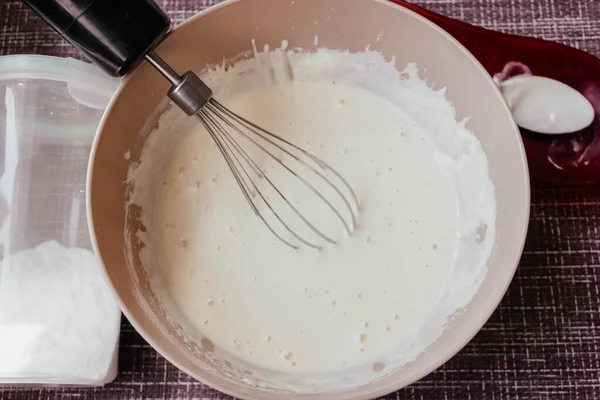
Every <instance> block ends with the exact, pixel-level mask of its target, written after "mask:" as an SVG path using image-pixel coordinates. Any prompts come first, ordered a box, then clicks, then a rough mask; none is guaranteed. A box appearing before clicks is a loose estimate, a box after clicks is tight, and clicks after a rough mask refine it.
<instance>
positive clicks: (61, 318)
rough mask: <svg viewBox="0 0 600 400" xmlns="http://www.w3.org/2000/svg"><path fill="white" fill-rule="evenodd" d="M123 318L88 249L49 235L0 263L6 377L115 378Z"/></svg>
mask: <svg viewBox="0 0 600 400" xmlns="http://www.w3.org/2000/svg"><path fill="white" fill-rule="evenodd" d="M120 317H121V312H120V309H119V306H118V303H117V301H116V299H115V298H114V297H113V295H112V293H111V291H110V290H109V288H108V286H107V284H106V282H105V279H104V277H103V276H102V272H101V269H100V265H99V263H98V261H97V259H96V257H95V256H94V254H93V253H92V252H91V251H90V250H87V249H82V248H66V247H64V246H62V245H61V244H60V243H58V242H56V241H48V242H44V243H42V244H40V245H38V246H37V247H35V248H32V249H27V250H23V251H20V252H18V253H15V254H12V255H10V256H8V257H6V258H5V259H4V260H3V261H2V263H1V264H0V381H2V380H4V381H11V379H12V381H15V382H19V381H26V382H35V383H37V382H40V383H47V382H52V381H56V382H57V383H73V384H77V383H81V384H94V383H97V382H98V381H107V380H112V379H113V378H114V376H109V375H110V374H111V373H113V374H114V371H111V364H112V362H113V357H114V356H115V355H116V351H115V350H116V346H117V343H118V337H119V326H120ZM12 381H11V382H12Z"/></svg>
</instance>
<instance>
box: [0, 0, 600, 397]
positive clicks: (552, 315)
mask: <svg viewBox="0 0 600 400" xmlns="http://www.w3.org/2000/svg"><path fill="white" fill-rule="evenodd" d="M297 1H302V0H297ZM159 3H161V5H162V6H163V7H164V8H165V9H166V10H168V11H169V14H170V16H171V18H172V19H173V21H174V22H175V23H180V22H182V21H183V20H185V19H186V18H188V17H190V16H192V15H193V14H195V13H196V12H198V11H200V10H201V9H203V8H205V7H207V6H210V5H212V4H214V3H216V1H210V0H197V1H192V0H162V1H159ZM414 3H416V4H419V5H421V6H424V7H426V8H429V9H431V10H433V11H437V12H440V13H442V14H446V15H449V16H452V17H455V18H458V19H461V20H464V21H467V22H470V23H474V24H477V25H483V26H485V27H488V28H492V29H495V30H499V31H504V32H510V33H517V34H522V35H529V36H537V37H543V38H546V39H550V40H555V41H559V42H564V43H567V44H570V45H572V46H575V47H577V48H581V49H584V50H587V51H589V52H591V53H592V54H595V55H597V56H600V1H599V0H414ZM17 53H34V54H50V55H57V56H72V55H74V54H75V52H74V51H73V50H72V48H71V47H70V46H69V45H67V44H66V43H64V42H63V41H61V39H60V38H58V37H57V36H56V35H55V34H54V33H53V32H52V31H51V30H50V29H48V28H47V27H46V26H45V25H44V23H43V22H41V21H40V20H39V19H38V18H37V17H36V16H34V15H33V14H32V13H31V12H29V10H26V9H25V8H24V7H23V5H22V4H21V3H20V2H18V1H14V0H1V1H0V54H1V55H4V54H17ZM532 196H533V199H532V210H531V211H532V212H531V225H530V231H529V237H528V240H527V245H526V248H525V252H524V254H523V258H522V261H521V264H520V266H519V269H518V272H517V275H516V277H515V279H514V281H513V283H512V285H511V287H510V289H509V291H508V293H507V295H506V297H505V298H504V300H503V301H502V303H501V305H500V306H499V307H498V309H497V311H496V312H495V313H494V315H493V316H492V318H491V319H490V320H489V322H488V323H487V324H486V325H485V327H484V328H483V329H482V330H481V332H480V333H479V334H478V335H477V336H476V337H475V338H474V339H473V340H472V341H471V343H469V344H468V345H467V346H466V347H465V348H464V349H463V351H461V352H460V353H459V354H458V355H457V356H456V357H454V358H453V359H451V360H450V361H449V362H447V363H446V364H445V365H444V366H442V367H441V368H440V369H438V370H437V371H435V372H433V373H432V374H430V375H429V376H427V377H425V378H424V379H422V380H421V381H420V382H417V383H415V384H414V385H412V386H410V387H409V388H407V389H404V390H402V391H400V392H398V393H395V394H392V395H389V396H387V397H386V398H388V399H459V400H463V399H474V400H479V399H582V400H583V399H588V400H596V399H600V188H592V189H562V188H556V187H549V186H545V185H539V184H538V185H534V188H533V193H532ZM119 363H120V365H119V376H118V378H117V380H116V381H115V382H114V383H113V384H111V385H108V386H106V387H105V388H101V389H45V390H31V389H0V397H1V398H2V399H6V400H16V399H23V400H34V399H40V400H41V399H228V398H230V397H228V396H225V395H222V394H220V393H218V392H216V391H214V390H212V389H210V388H208V387H206V386H204V385H202V384H200V383H198V382H196V381H194V380H193V379H192V378H190V377H188V376H187V375H186V374H184V373H182V372H180V371H178V370H177V369H176V368H175V367H173V366H172V365H170V364H169V363H168V362H167V361H166V360H164V359H163V358H162V357H161V356H160V355H158V354H157V353H156V351H154V350H153V349H152V348H151V347H150V346H149V345H148V344H147V343H145V342H144V340H143V339H142V338H141V337H140V336H139V335H138V334H137V333H136V332H135V330H134V329H133V328H132V327H131V325H129V323H127V322H126V321H124V322H123V329H122V333H121V344H120V358H119Z"/></svg>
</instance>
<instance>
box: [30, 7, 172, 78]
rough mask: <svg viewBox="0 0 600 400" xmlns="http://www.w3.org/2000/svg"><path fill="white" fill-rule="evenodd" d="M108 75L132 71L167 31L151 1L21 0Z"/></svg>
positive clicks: (166, 23)
mask: <svg viewBox="0 0 600 400" xmlns="http://www.w3.org/2000/svg"><path fill="white" fill-rule="evenodd" d="M23 3H25V4H26V5H27V6H29V7H30V8H31V9H32V10H33V11H35V12H36V13H37V14H38V15H40V16H41V17H42V18H43V19H44V21H46V23H48V24H49V25H50V26H52V27H53V28H54V29H55V30H56V31H57V32H58V33H60V35H61V36H62V37H63V38H65V39H66V40H67V41H69V42H70V43H71V44H72V45H74V46H75V47H77V48H78V49H79V50H80V51H81V52H82V53H84V54H85V55H86V57H87V58H88V59H89V60H90V61H92V62H93V63H94V64H96V65H98V66H99V67H101V68H102V69H103V70H104V71H106V72H107V73H108V74H110V75H113V76H117V77H121V76H124V75H126V74H127V73H128V72H129V71H130V70H132V69H133V68H134V67H135V66H136V65H137V64H138V62H139V61H140V60H142V59H143V58H144V57H145V55H146V54H147V53H148V52H149V51H151V50H152V49H153V48H154V47H155V46H156V45H157V44H158V42H160V41H161V40H162V38H163V37H164V36H165V35H166V33H167V32H168V31H169V28H170V25H171V22H170V21H169V17H168V16H167V14H165V12H164V11H163V10H162V9H161V8H160V7H159V6H158V5H157V4H156V3H154V1H152V0H23Z"/></svg>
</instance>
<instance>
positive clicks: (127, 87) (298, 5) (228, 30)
mask: <svg viewBox="0 0 600 400" xmlns="http://www.w3.org/2000/svg"><path fill="white" fill-rule="evenodd" d="M274 16H277V17H274ZM315 36H318V38H319V39H318V47H327V48H332V49H341V50H350V51H356V52H358V51H363V50H365V48H367V46H369V47H370V48H371V49H372V50H377V51H380V52H382V53H383V54H384V56H385V57H386V59H392V57H395V59H396V66H397V67H398V69H402V68H404V66H406V65H407V64H408V63H410V62H415V63H417V65H418V67H419V72H420V74H421V77H422V78H424V79H427V81H428V82H430V83H433V84H435V86H436V87H438V88H441V87H446V88H447V97H448V98H449V99H450V100H451V101H452V103H453V104H454V106H455V108H456V110H457V118H459V119H462V118H465V117H470V120H469V123H468V127H469V129H470V130H471V131H472V132H473V133H474V134H475V135H476V136H477V137H478V139H479V140H480V142H481V144H482V147H483V149H484V151H485V152H486V154H487V157H488V161H489V164H490V173H491V176H492V180H493V182H494V185H495V186H496V195H497V202H498V216H497V238H496V245H495V249H494V252H493V254H492V257H491V259H490V263H489V272H488V274H487V277H486V279H485V281H484V282H483V284H482V287H481V290H480V291H479V294H478V295H476V296H475V298H474V299H473V300H472V301H471V303H470V304H469V306H468V307H467V308H466V309H465V310H463V311H461V312H459V313H457V314H456V316H455V317H454V318H453V320H452V321H451V322H450V323H449V326H448V329H447V330H446V331H445V332H444V334H443V335H442V336H441V337H440V339H439V340H438V341H437V342H436V343H434V344H433V345H431V346H430V347H429V348H428V351H427V352H426V353H424V354H422V355H421V356H420V357H419V358H418V359H417V360H416V361H414V362H412V363H411V364H410V365H407V366H405V367H403V368H401V369H399V370H398V371H396V372H394V373H392V374H390V375H387V376H385V377H382V378H381V379H379V380H377V381H375V382H373V383H370V384H367V385H363V386H360V387H355V388H352V389H350V390H345V391H344V392H343V393H334V392H332V393H320V394H302V393H291V392H290V393H287V396H289V398H300V397H302V398H315V399H316V398H319V399H326V398H335V399H343V398H365V399H367V398H373V397H376V396H378V395H383V394H385V393H388V392H391V391H393V390H396V389H398V388H400V387H403V386H406V385H408V384H410V383H412V382H414V381H415V380H418V379H420V378H421V377H423V376H424V375H426V374H427V373H429V372H431V371H432V370H433V369H435V368H437V367H438V366H440V365H441V364H442V363H443V362H445V361H446V360H447V359H449V358H450V357H451V356H453V355H454V354H455V353H456V352H457V351H459V350H460V349H461V348H462V347H463V346H464V345H465V344H466V343H467V342H468V341H469V340H470V339H471V338H472V337H473V335H474V334H475V333H476V332H477V331H478V330H479V329H480V328H481V326H482V325H483V324H484V323H485V321H486V320H487V319H488V317H489V316H490V315H491V313H492V312H493V310H494V309H495V307H496V306H497V304H498V302H499V301H500V299H501V298H502V296H503V294H504V292H505V291H506V289H507V287H508V284H509V283H510V280H511V278H512V276H513V273H514V270H515V268H516V265H517V263H518V260H519V258H520V254H521V250H522V246H523V242H524V237H525V233H526V229H527V220H528V212H529V180H528V174H527V165H526V161H525V157H524V152H523V147H522V143H521V139H520V136H519V132H518V130H517V128H516V126H515V124H514V122H513V120H512V117H511V115H510V111H509V109H508V108H507V107H506V105H505V103H504V101H503V99H502V97H501V95H500V94H499V92H498V91H497V89H496V87H495V85H494V83H493V82H492V81H491V79H490V78H489V76H488V75H487V73H486V72H485V71H484V70H483V69H482V68H481V67H480V66H479V64H478V63H477V62H476V61H475V59H474V58H473V57H472V56H471V55H470V54H468V53H467V52H466V50H464V49H463V48H462V47H461V46H460V45H459V44H458V43H457V42H456V41H454V40H453V39H452V38H450V36H448V35H447V34H446V33H444V32H443V31H441V30H440V29H438V28H437V27H435V26H434V25H432V24H431V23H429V22H427V21H426V20H424V19H422V18H421V17H418V16H417V15H416V14H414V13H412V12H410V11H408V10H406V9H404V8H402V7H401V6H398V5H394V4H392V3H390V2H386V1H376V0H369V1H364V0H302V1H287V0H286V1H271V0H241V1H230V2H225V3H222V4H220V5H219V6H215V7H213V8H211V9H210V10H208V11H206V12H203V13H200V14H199V15H197V16H196V17H194V18H192V19H191V20H190V21H188V22H187V23H185V24H183V25H182V26H180V27H178V28H177V29H176V30H175V31H174V32H172V33H171V34H170V35H169V37H168V38H167V39H166V40H165V41H164V42H163V43H162V44H161V45H160V47H159V48H158V53H159V54H160V55H161V56H163V57H164V59H166V60H167V61H168V62H169V63H170V64H171V65H172V66H173V67H174V68H175V69H176V70H178V71H180V72H183V71H185V70H192V71H200V70H202V69H204V68H205V67H206V66H207V64H216V63H220V62H222V61H223V60H224V59H225V60H227V59H233V58H235V57H237V56H239V55H240V54H241V53H244V52H248V53H247V54H248V55H251V54H252V53H251V49H252V42H251V40H252V39H254V41H255V43H256V45H257V47H258V48H262V46H263V45H265V44H269V45H270V47H271V48H275V47H278V46H280V44H281V41H282V40H284V39H285V40H287V41H288V42H289V47H290V48H294V47H301V48H304V49H309V50H310V49H315V48H316V46H315ZM167 89H168V84H167V82H166V81H165V80H164V79H162V78H161V77H160V76H159V75H158V73H157V72H155V71H154V70H153V69H152V68H151V67H150V66H149V65H146V64H144V65H142V66H140V67H139V68H137V69H136V70H135V71H134V72H133V73H132V74H131V75H130V76H129V77H128V79H127V80H126V81H125V83H124V85H123V87H122V89H121V90H120V91H119V93H118V94H117V96H116V97H115V99H114V100H113V102H112V104H111V106H110V107H109V109H108V111H107V113H106V115H105V118H104V120H103V123H102V125H101V127H100V132H99V135H98V137H97V139H96V144H95V152H94V154H93V158H92V161H91V164H90V171H89V187H88V189H89V191H88V200H89V207H88V209H89V216H90V229H91V232H92V236H93V239H94V242H95V247H96V251H97V253H98V255H99V256H100V258H101V260H102V262H103V264H104V266H105V269H106V273H107V275H108V278H109V280H110V282H111V284H112V286H113V288H114V289H115V292H116V294H117V296H118V297H119V299H120V301H121V304H122V307H123V310H124V312H125V314H126V315H127V317H128V319H129V320H130V321H131V322H132V323H133V325H134V326H135V327H136V328H137V330H138V331H139V332H140V333H141V334H142V335H143V336H144V338H145V339H146V340H147V341H148V342H149V343H150V344H151V345H153V346H154V347H155V348H156V349H157V350H158V351H159V352H160V353H161V354H162V355H163V356H165V357H166V358H167V359H169V360H170V361H171V362H173V363H174V364H175V365H177V366H178V367H179V368H181V369H183V370H184V371H185V372H187V373H189V374H191V375H192V376H194V377H195V378H197V379H199V380H201V381H203V382H205V383H207V384H209V385H210V386H213V387H215V388H217V389H219V390H221V391H224V392H227V393H230V394H232V395H235V396H238V397H243V398H260V399H271V398H272V399H275V398H279V397H281V393H278V392H277V390H273V389H269V388H266V387H264V385H263V384H264V383H265V382H257V381H260V379H258V378H256V375H257V374H255V373H254V372H255V371H253V370H252V369H251V367H250V366H244V365H242V364H240V363H236V362H235V360H228V359H226V358H223V357H221V356H220V355H219V353H218V349H216V350H215V349H214V346H213V345H212V343H210V342H209V341H207V340H197V341H190V340H188V338H187V337H186V336H185V335H183V334H182V331H181V329H180V328H181V327H178V325H179V321H177V317H176V316H173V315H169V312H167V311H165V309H164V308H163V307H162V306H161V304H160V301H158V300H157V297H156V295H155V294H154V293H153V291H152V288H151V285H150V283H149V281H148V276H147V274H146V272H145V270H144V268H143V266H142V265H141V262H140V259H139V257H138V256H137V250H138V249H140V248H141V247H143V246H144V243H141V242H140V241H139V240H138V239H137V237H136V236H135V234H126V233H125V232H126V230H125V227H126V226H127V227H128V231H129V232H136V231H137V229H138V228H139V226H138V225H139V222H138V221H137V219H136V218H135V213H136V211H139V210H135V209H134V208H133V209H130V210H129V211H130V214H131V215H133V217H132V218H129V219H128V220H126V210H125V198H126V196H127V192H126V191H127V187H126V185H125V184H124V182H125V181H126V179H127V172H128V167H129V163H130V161H129V160H127V159H126V158H125V157H124V156H123V155H124V154H125V153H126V152H128V151H129V152H130V153H131V158H132V159H133V160H134V161H135V160H136V158H137V157H138V156H139V151H140V149H141V147H142V145H143V143H144V140H145V138H146V137H147V135H148V133H149V132H150V130H151V129H152V126H153V125H154V124H155V123H156V121H157V116H158V112H159V111H160V110H161V107H162V108H164V105H165V102H164V98H165V93H166V91H167ZM124 243H125V244H126V245H124ZM127 248H130V249H131V251H128V250H127ZM273 377H274V379H275V378H276V376H275V375H273ZM271 383H272V382H271ZM267 384H268V382H267ZM267 386H268V385H267Z"/></svg>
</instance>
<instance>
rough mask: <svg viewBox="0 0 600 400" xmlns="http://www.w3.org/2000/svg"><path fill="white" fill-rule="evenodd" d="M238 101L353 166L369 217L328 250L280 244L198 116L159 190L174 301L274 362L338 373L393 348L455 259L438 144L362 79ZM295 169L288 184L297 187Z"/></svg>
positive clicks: (427, 307) (257, 360)
mask: <svg viewBox="0 0 600 400" xmlns="http://www.w3.org/2000/svg"><path fill="white" fill-rule="evenodd" d="M229 105H230V107H231V108H232V109H234V110H236V111H237V112H238V113H240V114H241V115H245V116H247V117H248V118H250V119H251V120H252V121H256V122H257V123H258V124H261V125H262V126H265V127H268V129H270V130H271V131H273V132H279V133H280V134H281V135H283V136H284V137H285V138H289V139H290V140H293V141H295V142H296V143H299V144H300V145H302V146H303V147H304V148H306V149H307V150H310V151H313V152H314V153H315V154H316V155H317V156H318V157H320V158H322V159H324V160H327V162H328V163H330V164H331V165H332V166H333V167H334V168H336V169H337V171H338V172H339V173H340V174H342V175H343V176H345V177H346V178H347V180H348V182H349V183H350V185H351V186H352V187H353V188H355V190H356V192H357V196H358V198H359V199H360V202H361V206H362V210H361V224H360V225H361V226H360V228H359V229H358V231H356V232H354V234H353V235H352V237H350V238H347V239H342V240H341V241H340V243H339V244H338V245H337V246H334V247H328V248H326V249H324V250H322V251H315V250H312V249H307V250H304V251H298V250H294V249H292V248H290V247H288V246H286V245H284V244H282V243H281V242H279V241H278V239H277V238H276V237H275V236H273V234H272V233H271V232H269V231H268V229H267V228H266V227H265V225H264V224H263V223H262V222H261V221H260V220H259V219H258V218H257V217H255V216H254V214H253V213H252V212H251V210H250V208H249V206H248V204H247V203H246V200H245V198H244V197H243V196H242V195H241V192H240V190H239V189H238V187H237V185H236V182H235V180H234V179H233V178H232V177H231V173H230V172H229V170H228V167H227V164H226V163H225V160H224V159H223V157H222V156H221V154H220V153H219V152H218V150H217V149H215V146H214V145H213V143H212V142H211V141H212V139H211V138H210V136H209V135H208V134H207V132H206V131H205V130H204V129H203V128H202V127H201V126H200V125H199V126H198V129H197V130H196V131H195V132H193V133H191V134H190V136H189V137H188V138H187V139H186V141H185V143H184V144H183V145H182V147H181V150H180V151H179V153H178V154H177V156H176V157H175V160H174V161H173V163H172V165H171V168H170V169H169V170H168V171H167V173H166V174H165V177H164V181H165V182H166V184H165V185H164V186H163V190H162V193H161V199H160V200H159V201H160V202H161V205H162V206H161V207H160V210H162V214H161V215H160V216H159V218H160V223H159V224H158V226H159V229H162V236H161V245H162V247H163V250H164V255H165V262H164V264H163V265H164V267H165V268H164V270H163V273H164V276H165V278H166V281H167V288H168V290H169V291H170V293H171V295H172V296H173V299H174V300H175V303H176V304H177V305H178V307H179V308H180V309H181V311H182V312H183V314H184V315H185V316H186V317H187V318H188V319H189V320H190V321H191V322H192V323H193V324H194V325H195V326H196V328H197V329H199V330H200V331H202V332H203V333H204V334H205V335H206V336H207V337H208V338H209V339H210V340H211V341H213V343H214V344H215V345H217V346H219V347H221V348H223V349H226V350H227V351H229V352H230V353H233V354H235V355H237V356H239V357H240V358H243V359H246V360H247V361H248V362H251V363H253V364H258V365H261V366H264V367H267V368H272V369H278V370H280V369H288V368H289V369H291V368H294V369H297V370H303V371H311V372H315V371H329V370H335V369H342V368H346V367H350V366H354V365H357V364H362V363H367V362H372V361H374V360H376V359H377V357H379V356H381V355H383V354H385V353H386V352H390V351H392V350H394V348H395V347H397V346H398V344H399V343H400V342H401V341H402V340H403V338H404V337H405V336H406V335H407V334H408V333H410V331H411V329H412V328H413V327H415V326H419V325H420V324H422V323H423V321H424V319H425V317H426V316H427V315H428V314H429V312H430V311H431V309H432V308H433V305H434V304H435V302H436V301H437V299H438V297H439V295H440V293H441V292H442V289H443V287H444V284H445V281H446V279H447V276H448V274H449V271H450V269H451V268H452V266H453V264H454V261H453V250H454V242H455V241H456V232H457V209H458V207H457V202H456V194H455V193H454V191H453V189H452V187H451V186H450V184H449V182H448V180H447V179H446V178H445V177H444V175H443V174H442V171H441V170H440V167H439V166H438V163H437V161H436V158H435V152H434V149H433V148H432V145H431V143H430V142H429V141H427V140H425V137H424V136H423V135H422V134H421V132H420V131H419V129H418V128H416V127H415V126H414V124H413V123H412V122H411V121H410V120H409V119H408V118H407V117H406V116H405V115H404V114H403V113H402V112H401V111H400V110H399V109H398V108H397V107H395V106H394V105H393V104H391V103H389V102H387V101H386V100H383V99H381V98H379V97H377V96H375V95H373V94H372V93H369V92H367V91H366V90H364V89H361V88H357V87H351V86H345V85H341V84H333V83H330V82H328V83H288V84H282V85H277V86H272V87H268V88H265V89H262V90H257V91H253V92H251V93H248V94H245V95H243V96H239V97H237V98H235V99H233V101H232V102H230V103H229ZM263 162H266V160H263ZM276 168H281V167H276ZM265 169H266V170H267V171H270V168H269V167H267V168H265ZM288 179H289V181H290V182H287V181H283V180H282V181H280V182H279V186H280V187H281V188H282V190H286V189H287V188H286V186H285V185H286V184H289V185H290V186H291V185H297V182H295V181H294V179H295V178H293V177H289V178H288ZM289 196H290V198H293V200H295V201H297V202H298V203H299V204H300V205H302V204H303V203H306V202H310V203H311V204H312V203H314V202H315V201H317V200H315V198H313V197H312V196H311V195H310V193H307V192H300V191H294V193H290V195H289ZM324 218H326V219H325V221H322V223H321V225H324V224H327V228H333V229H332V230H336V229H337V226H338V225H339V221H337V219H336V218H335V217H333V216H326V217H324ZM331 225H333V227H332V226H331ZM161 227H162V228H161Z"/></svg>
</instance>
